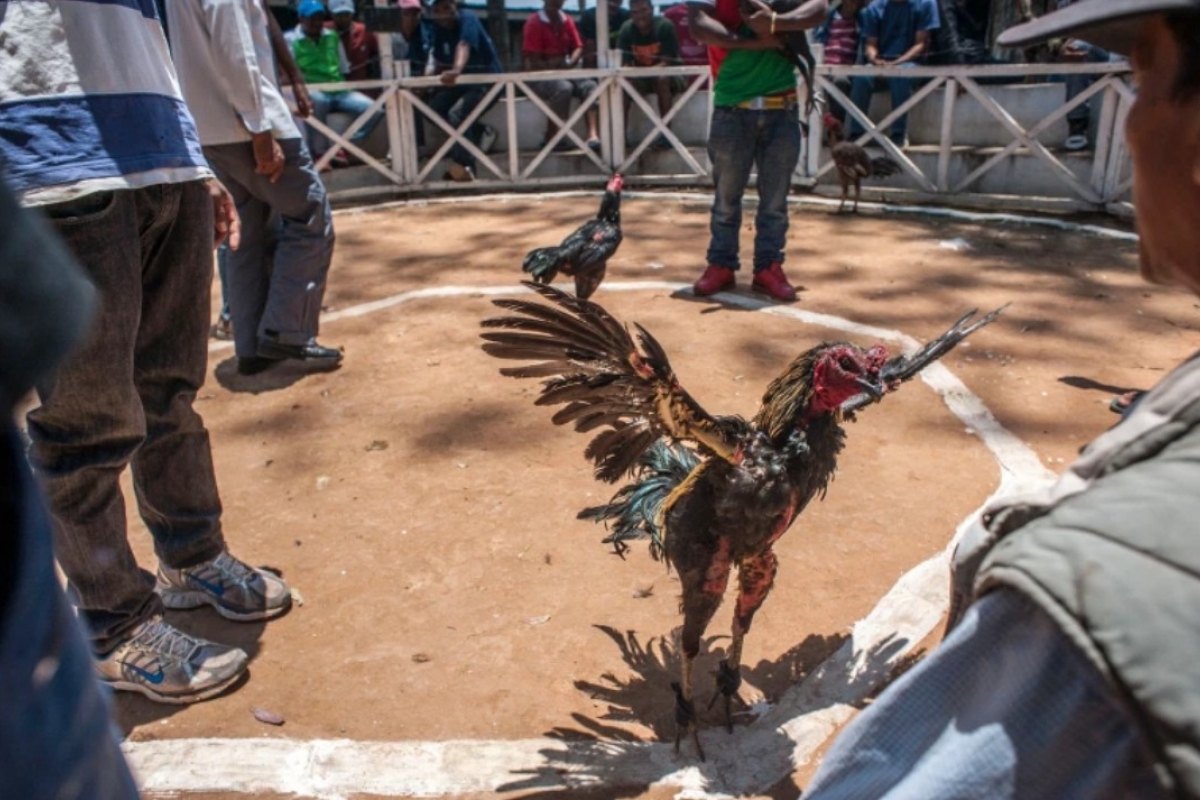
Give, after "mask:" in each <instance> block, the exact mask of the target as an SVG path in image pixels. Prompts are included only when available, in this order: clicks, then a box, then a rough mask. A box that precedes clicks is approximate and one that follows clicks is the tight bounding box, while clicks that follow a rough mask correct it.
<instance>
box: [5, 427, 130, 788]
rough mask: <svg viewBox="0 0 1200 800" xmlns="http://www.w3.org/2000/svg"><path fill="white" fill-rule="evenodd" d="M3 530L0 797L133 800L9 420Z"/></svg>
mask: <svg viewBox="0 0 1200 800" xmlns="http://www.w3.org/2000/svg"><path fill="white" fill-rule="evenodd" d="M6 413H7V411H6ZM0 530H3V531H4V535H3V538H2V539H0V560H2V561H3V564H4V567H5V568H7V569H2V568H0V572H3V573H8V574H6V576H5V580H4V581H3V582H0V698H2V700H0V776H2V777H0V797H4V798H14V799H15V798H21V799H22V800H26V799H29V800H32V799H33V798H59V797H70V798H79V800H136V798H137V796H138V794H137V788H136V787H135V786H134V783H133V778H132V776H131V775H130V774H129V768H128V767H127V766H126V765H125V758H124V756H122V755H121V750H120V748H119V747H118V746H117V737H116V735H115V732H114V729H113V726H112V722H111V719H112V718H111V709H110V708H109V705H108V696H107V693H106V692H104V691H103V690H102V689H101V688H100V684H99V683H98V682H97V681H96V676H95V672H94V671H93V669H92V654H91V653H90V652H89V650H88V647H87V645H86V644H85V642H84V637H83V635H82V633H81V631H80V629H79V623H78V621H77V620H76V618H75V614H74V612H72V611H71V607H70V606H69V605H68V603H67V599H66V597H65V596H64V595H63V592H62V589H61V588H60V587H59V585H58V578H57V576H56V575H55V574H54V554H53V552H52V549H51V537H52V533H51V526H50V520H49V518H48V517H47V516H46V512H45V509H44V507H43V498H42V495H41V492H39V491H38V488H37V486H35V485H34V482H33V477H32V476H31V475H30V474H29V469H28V466H27V465H26V463H25V459H24V457H23V455H22V454H21V449H20V447H19V440H18V438H17V435H16V432H15V431H14V430H12V427H11V425H10V424H9V423H8V420H7V419H5V420H4V421H3V422H0Z"/></svg>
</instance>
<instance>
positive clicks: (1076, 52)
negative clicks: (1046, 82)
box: [1058, 39, 1087, 63]
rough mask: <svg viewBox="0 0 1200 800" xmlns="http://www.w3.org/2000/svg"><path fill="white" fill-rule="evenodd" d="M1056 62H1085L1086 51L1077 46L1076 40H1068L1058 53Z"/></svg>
mask: <svg viewBox="0 0 1200 800" xmlns="http://www.w3.org/2000/svg"><path fill="white" fill-rule="evenodd" d="M1058 60H1059V61H1063V62H1066V63H1079V62H1081V61H1085V60H1087V51H1086V50H1084V49H1082V48H1081V47H1080V46H1079V41H1078V40H1077V39H1068V40H1067V41H1066V42H1065V43H1064V44H1063V46H1062V48H1061V49H1060V50H1059V51H1058Z"/></svg>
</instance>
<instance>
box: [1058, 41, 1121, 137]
mask: <svg viewBox="0 0 1200 800" xmlns="http://www.w3.org/2000/svg"><path fill="white" fill-rule="evenodd" d="M1075 46H1076V48H1078V49H1080V50H1082V51H1083V52H1084V53H1085V54H1086V56H1085V58H1084V63H1085V64H1107V63H1108V62H1110V61H1120V60H1121V57H1120V56H1116V55H1113V54H1112V53H1110V52H1108V51H1107V50H1103V49H1101V48H1099V47H1096V45H1094V44H1089V43H1087V42H1081V41H1079V40H1078V39H1076V40H1075ZM1097 77H1099V76H1097V75H1066V76H1065V80H1066V84H1067V102H1068V103H1069V102H1071V100H1072V99H1073V98H1074V97H1075V96H1077V95H1078V94H1079V93H1080V92H1082V91H1083V90H1084V89H1086V88H1088V87H1089V86H1091V85H1092V84H1093V83H1095V82H1096V78H1097ZM1091 104H1092V101H1091V99H1089V100H1088V101H1087V102H1086V103H1080V104H1079V105H1078V106H1076V107H1075V108H1072V109H1071V110H1070V111H1069V112H1067V121H1068V122H1070V123H1073V124H1075V125H1085V124H1087V123H1088V121H1089V120H1090V119H1091V113H1092V109H1091Z"/></svg>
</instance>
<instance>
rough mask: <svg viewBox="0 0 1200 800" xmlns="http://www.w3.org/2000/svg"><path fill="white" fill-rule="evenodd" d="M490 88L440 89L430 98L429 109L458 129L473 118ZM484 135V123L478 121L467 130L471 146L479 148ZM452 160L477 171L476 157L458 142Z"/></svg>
mask: <svg viewBox="0 0 1200 800" xmlns="http://www.w3.org/2000/svg"><path fill="white" fill-rule="evenodd" d="M490 88H492V87H490V86H487V85H485V84H472V85H469V86H446V87H443V88H439V89H436V90H435V91H434V93H433V97H431V98H429V107H430V108H432V109H433V110H434V111H436V112H437V113H438V115H439V116H441V118H442V119H444V120H446V121H447V122H449V123H450V124H451V125H453V126H454V127H455V128H456V129H457V128H458V126H459V125H462V122H463V120H464V119H466V118H467V117H469V116H471V112H472V111H474V110H475V107H476V106H478V105H479V103H480V102H481V101H482V100H483V98H484V95H486V94H487V93H488V89H490ZM485 111H486V109H485ZM481 116H482V115H481ZM482 135H483V123H481V122H479V121H478V120H476V121H475V124H474V125H472V126H471V127H470V129H469V130H467V134H466V138H467V139H468V140H469V141H470V142H471V144H473V145H476V146H478V145H479V138H480V137H481V136H482ZM450 158H452V159H454V160H455V161H457V162H458V163H459V164H462V165H463V166H464V167H470V168H471V169H475V156H473V155H471V151H470V150H468V149H467V148H465V147H463V146H462V145H461V144H458V143H457V142H455V144H454V146H453V147H451V148H450Z"/></svg>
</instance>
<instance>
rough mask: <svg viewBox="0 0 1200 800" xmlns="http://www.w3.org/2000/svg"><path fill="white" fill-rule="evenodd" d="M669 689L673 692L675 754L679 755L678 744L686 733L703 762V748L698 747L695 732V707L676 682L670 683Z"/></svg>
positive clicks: (698, 740)
mask: <svg viewBox="0 0 1200 800" xmlns="http://www.w3.org/2000/svg"><path fill="white" fill-rule="evenodd" d="M671 689H672V690H673V691H674V692H675V753H676V754H678V753H679V742H680V741H681V740H682V739H683V734H684V732H685V731H686V732H688V733H689V734H691V737H692V744H693V745H695V746H696V753H697V755H699V756H700V760H701V761H705V760H706V759H705V758H704V748H703V747H701V746H700V736H699V734H698V733H697V732H696V706H695V705H694V704H693V703H692V701H691V700H688V699H687V698H686V697H684V696H683V687H681V686H680V685H679V683H678V682H672V683H671Z"/></svg>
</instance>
